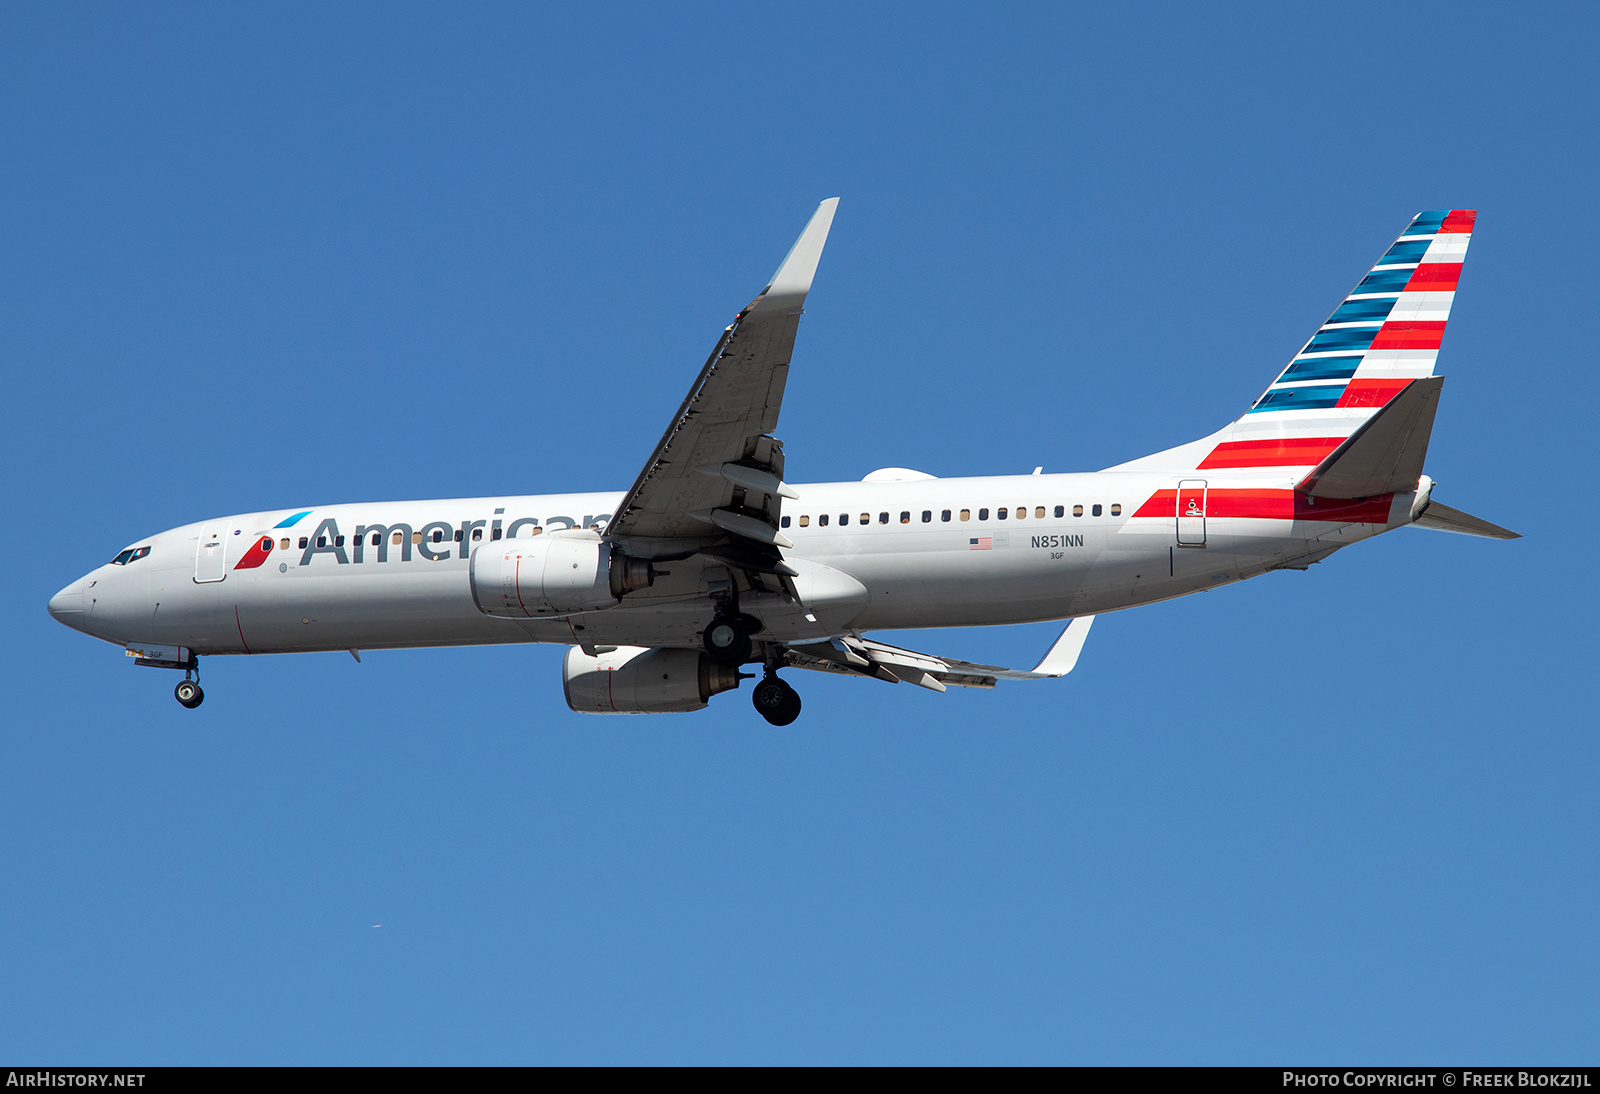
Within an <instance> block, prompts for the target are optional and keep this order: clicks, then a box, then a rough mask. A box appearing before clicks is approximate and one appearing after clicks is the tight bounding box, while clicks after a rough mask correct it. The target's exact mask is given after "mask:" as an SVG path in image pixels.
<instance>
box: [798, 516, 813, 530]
mask: <svg viewBox="0 0 1600 1094" xmlns="http://www.w3.org/2000/svg"><path fill="white" fill-rule="evenodd" d="M800 527H802V528H809V527H811V518H810V517H801V518H800Z"/></svg>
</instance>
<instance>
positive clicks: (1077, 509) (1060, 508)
mask: <svg viewBox="0 0 1600 1094" xmlns="http://www.w3.org/2000/svg"><path fill="white" fill-rule="evenodd" d="M959 512H960V519H961V520H963V521H970V520H971V519H972V510H971V509H962V510H960V511H959ZM1047 512H1048V513H1052V514H1053V515H1054V516H1056V517H1065V516H1066V515H1067V507H1066V506H1065V505H1057V506H1055V507H1054V509H1053V510H1052V509H1049V508H1047V507H1046V506H1043V505H1036V506H1034V508H1033V519H1034V520H1044V519H1045V515H1046V513H1047ZM1089 512H1090V515H1091V516H1096V517H1098V516H1103V515H1104V513H1105V506H1103V505H1091V506H1090V507H1089ZM1013 515H1014V516H1015V518H1016V519H1017V520H1026V519H1027V518H1028V507H1027V506H1026V505H1019V506H1017V507H1016V509H1014V510H1013V509H1010V508H1006V507H1001V508H997V509H995V510H994V519H995V520H1010V519H1011V518H1012V517H1013ZM1072 515H1073V516H1075V517H1081V516H1083V506H1081V505H1074V506H1073V507H1072ZM1111 515H1112V516H1114V517H1120V516H1121V515H1122V505H1121V503H1120V502H1118V503H1113V504H1112V506H1111ZM889 517H890V515H889V513H887V512H880V513H879V514H878V523H879V524H888V523H889V522H890V520H889ZM953 517H954V512H953V511H952V510H949V509H941V510H939V521H940V523H942V524H948V523H950V521H951V520H952V519H953ZM832 518H833V514H832V513H823V514H821V515H820V516H818V517H817V527H819V528H826V527H828V524H829V522H830V521H831V520H832ZM791 519H793V518H790V517H784V518H783V520H782V522H781V523H782V525H783V527H785V528H788V527H789V526H790V521H791ZM798 519H799V523H800V527H802V528H809V527H811V516H810V514H809V513H803V514H801V515H800V517H799V518H798ZM978 519H979V520H988V519H989V510H988V509H987V508H985V509H979V510H978ZM921 522H922V523H923V524H932V523H933V510H932V509H924V510H922V520H921ZM849 523H850V514H849V513H840V514H839V527H841V528H843V527H844V526H845V525H847V524H849ZM857 523H858V524H871V523H872V514H871V513H862V514H861V515H860V516H859V517H858V518H857ZM900 523H901V524H910V523H911V510H909V509H902V510H900Z"/></svg>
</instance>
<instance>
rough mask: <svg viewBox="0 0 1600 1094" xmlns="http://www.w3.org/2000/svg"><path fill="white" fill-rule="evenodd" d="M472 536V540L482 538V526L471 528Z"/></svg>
mask: <svg viewBox="0 0 1600 1094" xmlns="http://www.w3.org/2000/svg"><path fill="white" fill-rule="evenodd" d="M472 538H473V540H474V541H476V540H480V539H482V538H483V529H482V528H474V529H473V530H472Z"/></svg>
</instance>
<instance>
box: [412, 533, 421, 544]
mask: <svg viewBox="0 0 1600 1094" xmlns="http://www.w3.org/2000/svg"><path fill="white" fill-rule="evenodd" d="M411 542H412V543H421V542H422V533H421V532H412V533H411Z"/></svg>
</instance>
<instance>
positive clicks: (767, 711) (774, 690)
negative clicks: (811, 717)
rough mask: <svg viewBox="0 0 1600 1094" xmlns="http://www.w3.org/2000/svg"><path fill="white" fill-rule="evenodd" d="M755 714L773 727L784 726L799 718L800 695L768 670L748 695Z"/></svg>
mask: <svg viewBox="0 0 1600 1094" xmlns="http://www.w3.org/2000/svg"><path fill="white" fill-rule="evenodd" d="M750 701H751V702H752V703H754V704H755V707H756V713H758V714H760V715H761V717H763V718H765V719H766V720H767V721H768V722H770V723H772V724H773V725H775V726H786V725H788V724H789V723H790V722H792V721H794V720H795V719H796V718H798V717H800V695H799V693H798V692H796V691H795V690H794V688H792V687H790V686H789V685H788V684H787V683H785V682H784V681H782V680H780V679H778V674H777V673H775V672H772V671H771V670H768V672H767V675H766V677H765V678H764V679H763V680H762V681H761V683H759V684H757V685H756V688H755V691H753V692H752V693H751V694H750Z"/></svg>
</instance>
